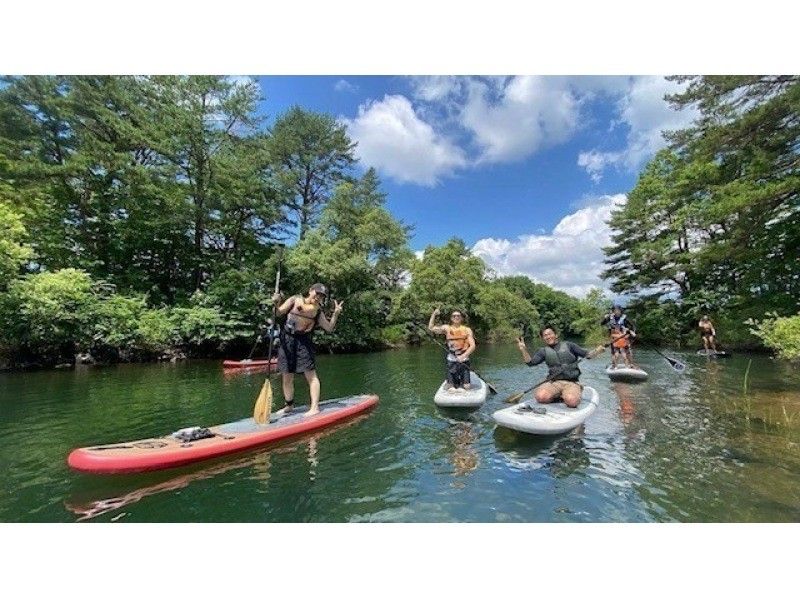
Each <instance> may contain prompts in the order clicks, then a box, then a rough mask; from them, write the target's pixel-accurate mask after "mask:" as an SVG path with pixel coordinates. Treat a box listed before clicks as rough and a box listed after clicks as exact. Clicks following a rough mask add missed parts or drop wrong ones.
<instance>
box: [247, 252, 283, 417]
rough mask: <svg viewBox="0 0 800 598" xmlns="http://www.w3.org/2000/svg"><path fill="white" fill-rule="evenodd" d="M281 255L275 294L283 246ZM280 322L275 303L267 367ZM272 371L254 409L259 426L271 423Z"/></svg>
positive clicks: (278, 285)
mask: <svg viewBox="0 0 800 598" xmlns="http://www.w3.org/2000/svg"><path fill="white" fill-rule="evenodd" d="M278 251H280V252H281V253H280V255H279V256H278V271H277V272H276V273H275V294H277V293H278V290H279V289H280V285H281V259H282V258H283V246H281V248H280V249H278ZM277 320H278V306H277V304H275V303H274V302H273V304H272V322H271V323H270V326H269V348H268V349H267V363H268V364H269V365H268V366H267V367H268V368H271V367H272V345H273V344H274V343H273V332H274V331H275V322H277ZM269 376H270V370H269V369H268V370H267V379H266V380H264V385H263V386H262V387H261V392H260V393H258V398H257V399H256V405H255V407H254V408H253V419H254V420H256V423H257V424H261V425H264V424H268V423H269V416H270V414H271V413H272V383H271V382H270V379H269Z"/></svg>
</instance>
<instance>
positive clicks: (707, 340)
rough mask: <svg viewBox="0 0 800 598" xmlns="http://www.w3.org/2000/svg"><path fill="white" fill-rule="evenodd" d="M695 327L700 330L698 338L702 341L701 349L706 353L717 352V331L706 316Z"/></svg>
mask: <svg viewBox="0 0 800 598" xmlns="http://www.w3.org/2000/svg"><path fill="white" fill-rule="evenodd" d="M697 326H698V327H699V328H700V338H702V339H703V348H704V349H705V350H706V351H708V350H711V351H714V353H716V352H717V331H716V330H714V324H713V323H712V322H711V320H710V319H709V317H708V316H703V317H702V318H700V322H698V324H697Z"/></svg>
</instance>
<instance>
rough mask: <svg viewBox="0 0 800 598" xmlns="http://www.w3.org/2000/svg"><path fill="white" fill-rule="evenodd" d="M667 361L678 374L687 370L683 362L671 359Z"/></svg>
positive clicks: (668, 358)
mask: <svg viewBox="0 0 800 598" xmlns="http://www.w3.org/2000/svg"><path fill="white" fill-rule="evenodd" d="M667 361H669V364H670V365H671V366H672V369H673V370H675V371H676V372H678V373H681V372H683V370H685V369H686V364H685V363H683V362H682V361H678V360H677V359H672V358H671V357H667Z"/></svg>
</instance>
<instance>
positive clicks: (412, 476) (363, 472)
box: [0, 346, 800, 522]
mask: <svg viewBox="0 0 800 598" xmlns="http://www.w3.org/2000/svg"><path fill="white" fill-rule="evenodd" d="M637 357H638V361H639V363H640V364H641V365H642V366H643V367H644V368H645V369H646V370H648V371H649V373H650V380H649V381H648V382H645V383H641V384H621V383H611V382H609V380H608V378H607V376H606V375H605V374H604V372H603V368H605V366H606V365H607V362H608V354H606V355H605V356H604V357H603V358H601V359H598V360H596V361H594V362H585V363H584V364H582V369H583V372H584V376H583V381H584V383H586V384H589V385H591V386H594V387H595V388H596V389H597V390H598V391H599V392H600V396H601V401H600V407H599V408H598V409H597V411H595V413H594V415H592V417H591V418H590V419H589V420H588V421H587V422H586V424H585V426H583V427H582V428H580V429H578V430H575V431H573V432H571V433H570V434H567V435H565V436H561V437H556V438H544V439H542V438H533V437H530V436H525V435H522V434H518V433H516V432H511V431H509V430H504V429H496V427H495V425H494V422H493V420H492V418H491V413H492V412H493V411H495V410H497V409H499V408H501V407H503V406H505V405H504V404H503V403H502V399H503V398H504V397H505V396H507V395H508V394H511V393H513V392H515V391H517V390H520V389H522V388H524V387H526V386H530V385H531V384H532V383H534V382H536V381H538V380H540V379H542V378H543V377H544V375H545V373H544V370H543V369H542V368H541V367H539V368H536V369H535V370H530V369H529V368H526V367H525V366H524V365H522V364H521V363H520V360H519V354H518V352H517V351H516V348H515V347H513V346H512V347H493V348H486V347H484V348H483V349H482V351H481V353H480V355H479V357H478V358H477V359H476V360H475V361H474V366H475V367H476V368H477V369H478V370H479V371H481V372H482V373H484V375H485V376H486V377H487V379H488V380H489V381H490V382H492V383H494V385H495V386H496V387H497V389H498V391H499V394H498V395H497V396H495V397H490V399H489V401H488V402H487V403H486V404H485V405H484V406H483V407H482V408H481V409H480V410H478V411H473V412H463V411H455V412H448V411H443V410H440V409H438V408H437V407H435V406H434V404H433V400H432V397H433V394H434V392H435V390H436V388H437V386H438V385H439V384H440V383H441V378H442V375H443V366H442V359H441V355H440V353H439V351H438V350H436V349H435V348H433V347H430V348H428V347H425V348H421V349H409V350H399V351H390V352H384V353H377V354H367V355H341V356H322V357H321V358H320V359H319V370H320V374H321V376H322V380H323V395H324V396H325V397H336V396H342V395H348V394H355V393H359V392H373V393H377V394H379V395H380V397H381V401H380V403H379V405H378V407H377V408H376V409H375V410H373V411H372V412H371V413H368V414H367V415H365V416H362V417H360V418H359V419H357V420H353V421H351V422H348V423H345V424H342V425H340V426H338V427H335V428H332V429H330V430H326V431H324V432H322V433H318V434H316V435H313V436H306V437H303V438H301V439H299V440H295V441H292V442H289V443H284V444H282V445H278V446H276V447H274V448H271V449H266V450H261V451H256V452H249V453H243V454H240V455H234V456H231V457H228V458H223V459H217V460H215V461H212V462H208V463H205V464H200V465H195V466H189V467H183V468H179V469H173V470H167V471H162V472H157V473H151V474H137V475H128V476H89V475H84V474H78V473H74V472H72V471H70V470H69V469H68V468H67V466H66V463H65V458H66V455H67V453H68V452H69V451H70V449H72V448H74V447H77V446H84V445H89V444H99V443H105V442H114V441H123V440H133V439H137V438H143V437H149V436H159V435H163V434H167V433H169V432H171V431H174V430H176V429H178V428H182V427H186V426H190V425H205V426H207V425H212V424H216V423H222V422H226V421H231V420H234V419H239V418H241V417H245V416H246V415H248V414H249V413H251V412H252V407H253V403H254V400H255V397H256V395H257V394H258V389H259V387H260V385H261V383H262V382H263V379H264V377H263V374H243V373H240V374H237V375H223V372H222V368H221V365H220V363H219V362H190V363H184V364H176V365H161V364H158V365H154V364H148V365H121V366H112V367H98V368H85V369H81V370H78V371H53V372H35V373H24V374H20V373H15V374H0V465H2V471H3V472H4V476H3V482H2V486H1V487H2V493H0V521H5V522H10V521H76V520H91V521H121V522H126V521H136V522H141V521H203V522H212V521H215V522H217V521H219V522H232V521H244V522H256V521H485V522H503V521H617V522H638V521H800V372H798V371H797V368H794V367H792V366H790V365H787V364H781V363H778V362H776V361H773V360H771V359H769V358H767V357H764V356H734V357H733V358H732V359H727V360H719V361H714V360H711V361H709V360H707V358H703V357H698V356H695V355H693V354H681V355H679V357H680V358H681V359H683V361H685V362H686V363H687V364H688V367H687V369H686V371H685V373H684V374H683V375H679V374H676V373H674V372H673V371H672V369H671V368H670V367H669V366H668V365H667V364H666V362H665V361H664V360H663V359H662V358H661V357H659V356H658V355H656V354H655V353H650V352H647V351H645V350H639V351H638V353H637ZM751 358H752V367H751V371H750V375H749V391H748V393H747V394H746V395H744V394H743V389H742V383H743V379H744V374H745V369H746V367H747V364H748V360H749V359H751ZM297 382H298V391H299V392H298V399H299V400H300V402H307V391H306V389H305V388H303V386H304V383H301V381H300V380H298V381H297ZM273 388H275V390H276V395H277V393H279V390H278V389H279V384H273ZM277 398H278V397H277V396H276V399H277ZM278 404H280V401H278V400H276V405H278Z"/></svg>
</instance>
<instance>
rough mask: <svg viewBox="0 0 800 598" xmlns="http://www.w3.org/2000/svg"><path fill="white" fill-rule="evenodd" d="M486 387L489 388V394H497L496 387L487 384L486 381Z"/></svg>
mask: <svg viewBox="0 0 800 598" xmlns="http://www.w3.org/2000/svg"><path fill="white" fill-rule="evenodd" d="M486 388H488V389H489V392H490V393H491V394H493V395H496V394H497V389H496V388H495V387H494V386H492V385H491V384H489V383H488V382H486Z"/></svg>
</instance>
